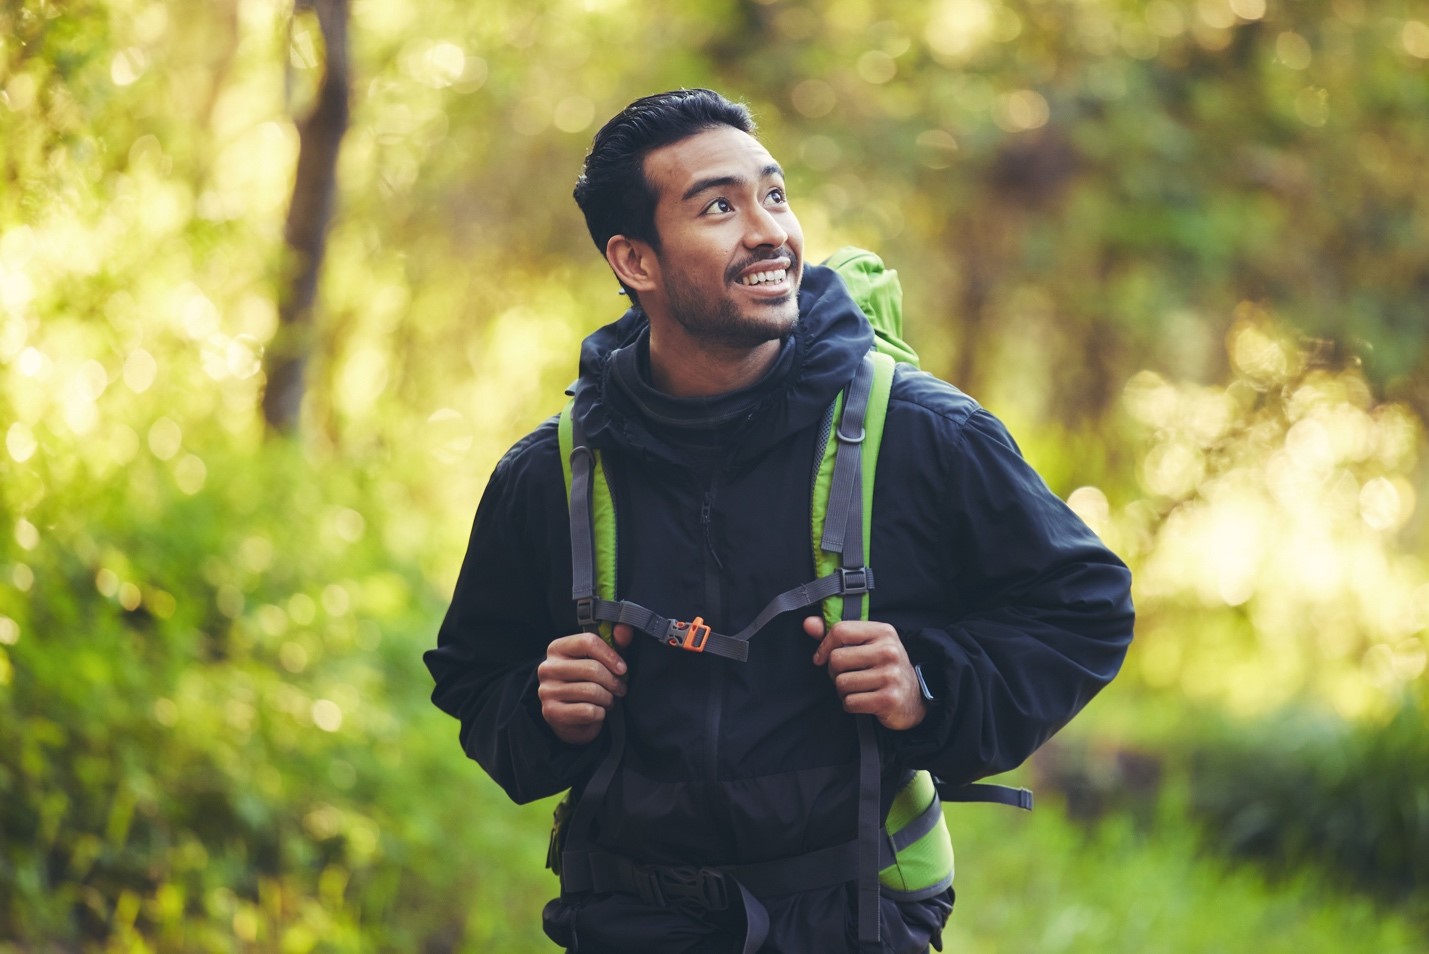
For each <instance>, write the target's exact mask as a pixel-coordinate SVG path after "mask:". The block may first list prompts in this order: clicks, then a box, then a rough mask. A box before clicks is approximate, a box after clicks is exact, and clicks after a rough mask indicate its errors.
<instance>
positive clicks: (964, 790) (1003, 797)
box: [938, 782, 1032, 812]
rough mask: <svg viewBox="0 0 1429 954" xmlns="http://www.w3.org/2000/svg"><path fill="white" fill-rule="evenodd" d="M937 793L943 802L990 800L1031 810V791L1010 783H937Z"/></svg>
mask: <svg viewBox="0 0 1429 954" xmlns="http://www.w3.org/2000/svg"><path fill="white" fill-rule="evenodd" d="M938 795H939V797H940V798H942V800H943V801H945V802H992V803H994V804H997V805H1008V806H1011V807H1012V808H1020V809H1022V810H1023V811H1028V812H1030V811H1032V792H1031V791H1030V790H1028V789H1025V788H1013V787H1012V786H1010V785H995V784H993V783H992V782H974V783H972V784H969V785H959V786H958V787H956V788H952V787H949V786H947V785H945V784H943V783H942V782H939V783H938Z"/></svg>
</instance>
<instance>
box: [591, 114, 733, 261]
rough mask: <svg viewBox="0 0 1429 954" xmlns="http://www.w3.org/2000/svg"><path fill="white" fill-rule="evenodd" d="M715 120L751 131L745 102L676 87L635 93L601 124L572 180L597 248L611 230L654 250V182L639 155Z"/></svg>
mask: <svg viewBox="0 0 1429 954" xmlns="http://www.w3.org/2000/svg"><path fill="white" fill-rule="evenodd" d="M718 126H733V127H734V128H735V129H738V130H740V131H741V132H746V133H753V132H754V119H753V117H752V116H750V114H749V107H747V106H745V105H744V104H743V103H732V102H730V101H729V100H727V99H725V98H724V97H723V96H721V95H720V94H719V93H716V92H714V91H713V90H708V89H679V90H672V91H670V92H668V93H656V94H654V95H653V96H645V97H642V98H640V99H637V100H636V101H635V102H633V103H631V104H630V105H629V106H627V107H625V109H623V110H621V112H620V113H619V114H618V115H617V116H615V117H614V118H613V119H611V120H610V122H608V123H606V124H605V125H604V126H602V127H601V130H600V132H598V133H596V134H595V139H594V141H592V143H591V147H590V152H589V153H588V154H587V155H586V159H585V165H584V166H583V167H582V168H581V174H580V178H578V179H577V180H576V188H575V199H576V204H577V205H579V206H580V208H581V211H582V212H583V213H585V221H586V228H588V229H589V230H590V237H591V239H592V240H593V241H594V242H595V247H596V248H597V249H599V250H600V254H601V255H604V254H605V247H606V245H607V244H609V242H610V239H611V237H612V236H615V235H624V236H626V237H628V238H632V239H638V240H640V241H644V242H648V243H650V245H651V246H652V247H654V248H655V249H656V250H657V251H658V250H659V248H660V237H659V236H658V235H657V234H656V232H655V203H656V201H657V200H658V199H659V194H658V193H657V192H656V190H655V187H654V185H652V184H651V183H650V181H649V180H648V179H647V178H646V177H645V157H646V156H647V155H649V154H650V153H651V152H653V151H654V150H656V149H660V148H661V147H663V146H668V145H671V144H673V143H677V142H679V141H680V140H682V139H687V138H689V137H690V136H693V135H695V134H696V133H699V132H703V131H704V130H706V129H711V128H714V127H718Z"/></svg>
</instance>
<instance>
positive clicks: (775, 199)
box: [764, 186, 789, 205]
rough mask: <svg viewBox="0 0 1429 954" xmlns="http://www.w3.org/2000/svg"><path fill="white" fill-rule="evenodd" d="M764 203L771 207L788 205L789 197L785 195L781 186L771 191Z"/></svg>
mask: <svg viewBox="0 0 1429 954" xmlns="http://www.w3.org/2000/svg"><path fill="white" fill-rule="evenodd" d="M764 201H766V202H768V203H769V204H770V205H787V204H788V203H789V197H788V196H787V195H785V194H784V189H783V188H782V187H781V186H775V187H774V188H772V189H770V190H769V195H768V197H767V198H765V200H764Z"/></svg>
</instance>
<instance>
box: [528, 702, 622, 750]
mask: <svg viewBox="0 0 1429 954" xmlns="http://www.w3.org/2000/svg"><path fill="white" fill-rule="evenodd" d="M605 711H606V710H605V709H604V708H602V707H601V706H598V705H594V704H592V703H589V702H581V703H574V704H566V703H551V704H550V705H543V706H541V718H543V719H545V720H546V724H547V725H549V726H550V727H551V728H553V729H555V730H556V732H557V734H558V735H562V730H563V729H582V728H587V727H590V726H599V725H600V724H601V723H603V722H604V721H605ZM563 737H564V736H563ZM568 741H569V740H568Z"/></svg>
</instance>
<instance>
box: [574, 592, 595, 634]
mask: <svg viewBox="0 0 1429 954" xmlns="http://www.w3.org/2000/svg"><path fill="white" fill-rule="evenodd" d="M576 623H578V624H579V625H580V628H581V629H583V630H584V631H586V632H588V633H590V632H594V631H595V628H596V625H597V624H596V618H595V599H594V598H593V597H589V596H586V597H582V598H580V599H578V600H576Z"/></svg>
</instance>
